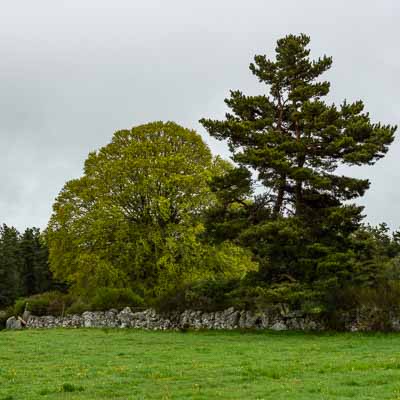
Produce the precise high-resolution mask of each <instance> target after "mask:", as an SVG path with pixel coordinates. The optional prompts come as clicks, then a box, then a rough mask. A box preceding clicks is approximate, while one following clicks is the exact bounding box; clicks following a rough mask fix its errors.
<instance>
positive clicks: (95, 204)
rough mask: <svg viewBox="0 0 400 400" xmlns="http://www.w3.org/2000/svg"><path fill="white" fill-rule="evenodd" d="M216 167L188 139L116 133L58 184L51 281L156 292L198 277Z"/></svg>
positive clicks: (151, 130) (192, 136) (153, 132)
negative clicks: (71, 176) (76, 175)
mask: <svg viewBox="0 0 400 400" xmlns="http://www.w3.org/2000/svg"><path fill="white" fill-rule="evenodd" d="M220 169H221V163H219V162H218V161H217V162H215V161H213V159H212V156H211V153H210V151H209V149H208V147H207V146H206V145H205V144H204V143H203V141H202V139H201V137H200V136H199V135H198V134H197V133H195V132H194V131H191V130H188V129H185V128H182V127H181V126H179V125H177V124H175V123H173V122H167V123H162V122H155V123H150V124H147V125H141V126H137V127H134V128H132V129H131V130H123V131H118V132H116V133H115V134H114V136H113V139H112V141H111V143H110V144H108V145H106V146H104V147H103V148H101V149H100V150H99V151H96V152H93V153H91V154H89V157H88V158H87V160H86V162H85V167H84V175H83V176H82V177H81V178H79V179H74V180H72V181H69V182H67V183H66V185H65V186H64V188H63V189H62V191H61V193H60V195H59V196H58V198H57V200H56V202H55V204H54V212H53V215H52V217H51V220H50V223H49V226H48V231H47V239H48V243H49V250H50V263H51V268H52V270H53V271H54V274H55V276H56V277H58V278H59V279H62V280H66V281H68V282H70V283H72V284H73V285H75V286H76V287H79V288H83V289H84V290H86V291H90V290H94V288H97V287H101V286H111V287H112V286H115V287H125V286H129V287H133V288H135V289H137V290H139V291H142V292H143V291H146V290H155V291H157V290H162V289H163V288H165V287H171V286H172V287H173V286H174V285H178V284H179V283H182V282H184V281H185V280H187V279H191V278H193V277H196V276H201V275H202V273H203V272H204V271H203V269H204V268H203V267H204V260H205V259H207V257H205V254H204V248H203V246H202V244H201V243H200V242H199V241H198V240H197V237H198V235H199V234H200V233H201V232H202V230H203V226H202V223H201V219H202V213H203V211H204V209H205V208H206V207H208V206H209V205H210V202H212V199H213V195H212V193H211V191H210V189H209V181H210V179H211V177H212V175H213V173H214V172H216V171H218V170H220Z"/></svg>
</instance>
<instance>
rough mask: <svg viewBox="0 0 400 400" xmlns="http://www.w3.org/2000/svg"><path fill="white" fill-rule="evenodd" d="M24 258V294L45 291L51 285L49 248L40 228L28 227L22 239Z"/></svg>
mask: <svg viewBox="0 0 400 400" xmlns="http://www.w3.org/2000/svg"><path fill="white" fill-rule="evenodd" d="M20 251H21V257H22V260H23V265H22V274H21V283H22V287H23V292H24V296H30V295H32V294H35V293H41V292H45V291H47V290H49V289H50V287H51V275H50V270H49V265H48V250H47V246H46V245H45V243H44V241H43V240H42V238H41V234H40V230H39V229H38V228H27V229H26V230H25V232H24V234H23V235H22V236H21V239H20Z"/></svg>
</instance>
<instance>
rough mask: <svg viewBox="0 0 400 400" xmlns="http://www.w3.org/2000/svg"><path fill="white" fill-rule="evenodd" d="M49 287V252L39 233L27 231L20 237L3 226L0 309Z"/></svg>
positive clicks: (0, 243) (34, 229) (0, 258)
mask: <svg viewBox="0 0 400 400" xmlns="http://www.w3.org/2000/svg"><path fill="white" fill-rule="evenodd" d="M51 287H52V279H51V273H50V269H49V262H48V249H47V246H46V244H45V242H44V240H43V237H42V235H41V233H40V230H39V229H38V228H27V229H26V230H25V231H24V232H23V233H22V234H21V233H19V232H18V230H17V229H15V228H14V227H9V226H7V225H5V224H3V225H2V226H1V227H0V307H4V306H8V305H10V304H12V303H13V302H14V301H15V300H16V299H17V298H18V297H22V296H31V295H33V294H37V293H42V292H45V291H47V290H49V289H51Z"/></svg>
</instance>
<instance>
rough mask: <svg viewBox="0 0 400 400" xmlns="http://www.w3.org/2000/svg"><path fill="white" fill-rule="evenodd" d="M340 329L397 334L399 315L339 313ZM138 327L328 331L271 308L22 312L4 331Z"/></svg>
mask: <svg viewBox="0 0 400 400" xmlns="http://www.w3.org/2000/svg"><path fill="white" fill-rule="evenodd" d="M339 325H340V329H341V330H346V331H351V332H355V331H379V330H389V331H400V310H399V312H392V313H386V314H385V315H383V312H382V310H377V309H364V310H358V311H355V312H353V313H348V314H343V315H341V316H340V321H339ZM24 327H25V328H140V329H151V330H167V329H171V330H184V329H228V330H229V329H271V330H275V331H283V330H298V331H323V330H326V329H329V328H332V325H329V324H328V323H327V322H326V321H325V320H324V319H323V318H321V317H318V316H310V315H306V314H304V313H303V312H300V311H291V312H290V311H288V310H286V309H285V308H279V307H278V308H273V309H270V310H266V311H264V312H254V311H238V310H235V309H233V308H228V309H227V310H224V311H216V312H204V311H193V310H187V311H183V312H170V313H157V312H156V311H155V310H153V309H149V310H145V311H140V312H134V311H132V310H131V309H130V308H129V307H126V308H124V309H123V310H122V311H120V312H118V310H113V309H112V310H109V311H104V312H103V311H96V312H91V311H86V312H84V313H83V314H82V315H68V316H65V317H54V316H44V317H38V316H34V315H30V314H29V313H24V315H23V316H22V318H15V317H11V318H9V319H8V320H7V328H8V329H21V328H24Z"/></svg>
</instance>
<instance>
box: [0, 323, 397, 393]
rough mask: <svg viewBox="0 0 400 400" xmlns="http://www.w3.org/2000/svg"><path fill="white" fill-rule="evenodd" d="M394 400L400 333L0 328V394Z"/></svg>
mask: <svg viewBox="0 0 400 400" xmlns="http://www.w3.org/2000/svg"><path fill="white" fill-rule="evenodd" d="M349 398H353V399H380V400H381V399H400V335H396V334H387V335H385V334H371V335H367V334H355V333H352V334H350V333H346V334H305V333H293V332H289V333H282V332H279V333H272V332H215V331H208V332H149V331H140V330H122V329H120V330H117V329H76V330H73V329H70V330H67V329H64V330H63V329H55V330H47V331H45V330H31V331H2V332H0V400H6V399H7V400H23V399H42V400H45V399H85V400H86V399H108V400H111V399H185V400H186V399H246V400H247V399H259V400H261V399H274V400H278V399H285V400H290V399H296V400H301V399H304V400H305V399H307V400H310V399H318V400H320V399H349Z"/></svg>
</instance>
